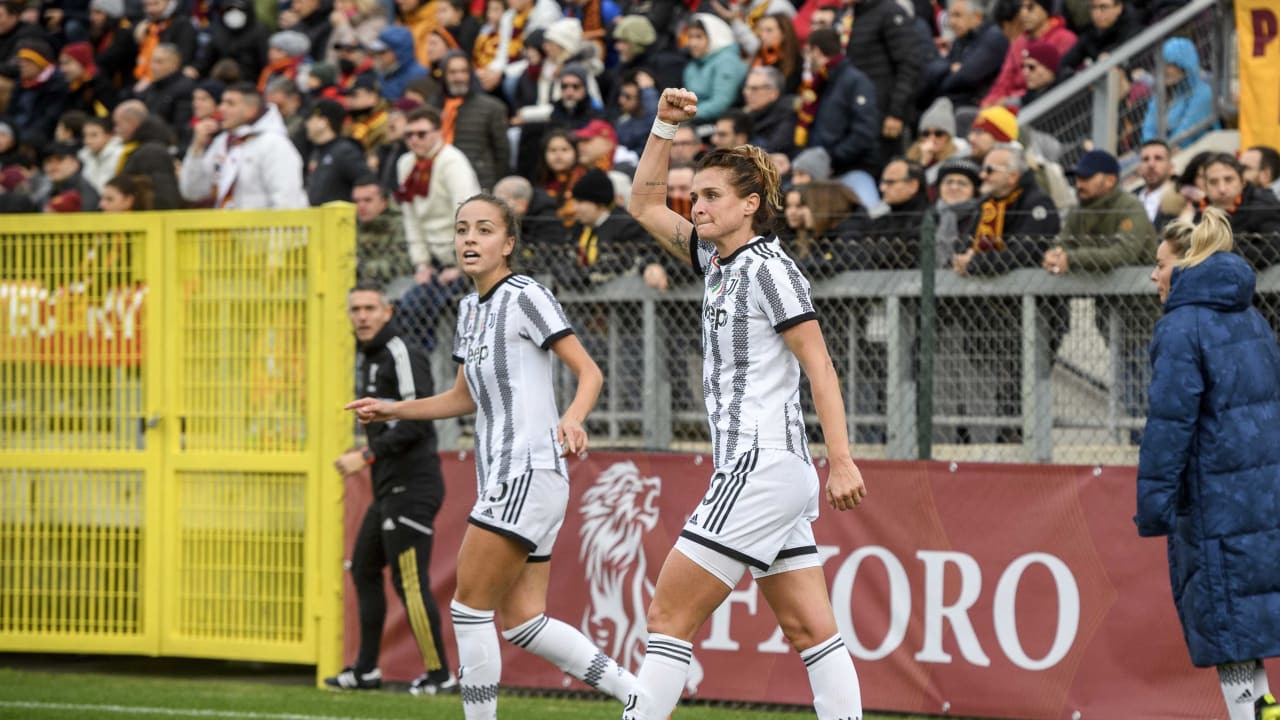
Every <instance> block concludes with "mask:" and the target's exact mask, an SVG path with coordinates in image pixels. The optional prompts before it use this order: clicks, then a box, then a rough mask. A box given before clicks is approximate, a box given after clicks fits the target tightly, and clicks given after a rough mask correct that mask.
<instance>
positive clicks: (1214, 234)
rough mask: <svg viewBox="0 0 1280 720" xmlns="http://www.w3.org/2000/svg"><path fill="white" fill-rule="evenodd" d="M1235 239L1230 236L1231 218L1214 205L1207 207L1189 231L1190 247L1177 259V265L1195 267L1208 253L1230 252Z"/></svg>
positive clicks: (1207, 257) (1205, 258)
mask: <svg viewBox="0 0 1280 720" xmlns="http://www.w3.org/2000/svg"><path fill="white" fill-rule="evenodd" d="M1234 247H1235V240H1234V239H1233V238H1232V236H1231V219H1230V218H1228V217H1227V214H1226V213H1225V212H1223V211H1222V210H1219V209H1218V208H1216V207H1207V208H1205V209H1204V214H1203V215H1202V216H1201V218H1200V223H1199V224H1197V225H1196V229H1195V230H1193V231H1192V232H1191V249H1190V250H1188V251H1187V254H1186V255H1184V256H1183V257H1182V259H1181V260H1179V261H1178V266H1179V267H1184V268H1189V267H1195V266H1196V265H1199V264H1200V263H1202V262H1204V261H1205V260H1207V259H1209V256H1210V255H1213V254H1214V253H1219V252H1231V250H1232V249H1233V248H1234Z"/></svg>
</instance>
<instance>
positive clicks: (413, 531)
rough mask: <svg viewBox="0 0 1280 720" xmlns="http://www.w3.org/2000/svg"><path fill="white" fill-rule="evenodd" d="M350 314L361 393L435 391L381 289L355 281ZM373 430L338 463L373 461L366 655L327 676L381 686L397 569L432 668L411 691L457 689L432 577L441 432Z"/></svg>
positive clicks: (365, 534)
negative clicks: (389, 589) (386, 588)
mask: <svg viewBox="0 0 1280 720" xmlns="http://www.w3.org/2000/svg"><path fill="white" fill-rule="evenodd" d="M347 313H348V315H349V317H350V318H351V325H352V327H353V328H354V329H355V335H356V341H357V349H358V353H357V355H356V378H355V379H356V387H355V390H356V393H355V394H356V397H378V398H394V399H397V400H411V399H413V398H417V397H427V396H429V395H431V394H432V393H433V392H434V390H433V387H432V382H431V371H430V367H429V364H428V362H427V358H426V356H425V355H423V354H422V353H421V351H419V350H418V349H417V348H415V347H414V346H413V345H412V344H410V343H406V342H405V341H404V340H402V339H401V338H400V336H399V334H398V331H397V328H396V324H395V322H394V321H393V320H392V318H391V315H392V308H391V304H390V303H389V302H388V301H387V297H386V294H385V293H384V292H383V290H382V286H381V285H379V284H378V283H376V282H371V281H365V282H361V283H360V284H358V285H356V287H355V288H354V289H352V290H351V292H349V293H348V294H347ZM365 428H366V429H365V432H366V433H367V435H368V440H369V444H368V445H367V446H366V447H363V448H359V449H356V450H351V451H349V452H347V453H344V454H343V455H342V456H341V457H339V458H338V459H337V461H336V462H335V463H334V465H335V466H336V467H337V469H338V472H340V473H341V474H343V475H344V476H345V475H349V474H351V473H354V472H358V471H360V470H361V469H363V468H364V467H365V466H366V465H367V466H368V467H369V475H370V479H371V482H372V484H373V503H372V504H371V505H370V506H369V510H368V512H366V513H365V516H364V522H363V523H361V525H360V532H359V534H358V535H357V536H356V541H355V547H354V548H353V549H352V551H351V578H352V581H353V582H354V583H355V587H356V596H357V599H358V604H359V607H360V652H359V655H358V656H357V657H356V661H355V664H354V665H352V666H351V667H348V668H346V669H344V670H343V671H342V672H341V673H339V674H338V675H336V676H334V677H330V678H325V684H326V685H329V686H331V687H335V688H342V689H350V690H357V689H358V690H364V689H374V688H377V687H380V686H381V685H382V673H381V671H380V670H379V669H378V653H379V650H380V649H381V641H382V626H383V624H384V622H385V620H386V614H387V601H386V596H385V594H384V592H383V575H382V571H383V568H384V567H386V566H388V565H390V566H391V580H392V584H393V585H394V586H395V589H396V594H397V595H399V596H400V601H401V602H403V603H404V606H405V610H406V614H407V615H408V618H409V625H410V628H411V629H412V630H413V636H414V638H416V639H417V641H418V649H419V650H420V651H421V652H422V660H423V664H424V665H425V666H426V669H427V673H426V674H424V675H422V676H421V677H419V678H418V679H416V680H414V681H413V683H412V684H411V685H410V686H409V691H410V692H411V693H414V694H435V693H437V692H448V691H450V690H455V689H456V688H457V687H458V684H457V680H456V679H455V678H454V677H453V674H452V673H450V672H449V663H448V658H447V657H446V655H445V650H444V642H443V637H442V636H441V634H440V611H439V609H438V608H437V606H436V602H435V599H434V598H433V597H432V596H431V576H430V573H429V569H430V564H431V541H432V538H433V530H432V523H433V522H434V521H435V517H436V513H437V512H438V511H439V510H440V504H441V503H442V502H443V501H444V478H443V476H442V475H441V472H440V457H439V455H438V454H437V453H436V433H435V429H434V427H433V426H432V424H431V422H430V421H410V420H401V421H397V422H388V423H369V424H368V425H367V426H365ZM455 691H456V690H455Z"/></svg>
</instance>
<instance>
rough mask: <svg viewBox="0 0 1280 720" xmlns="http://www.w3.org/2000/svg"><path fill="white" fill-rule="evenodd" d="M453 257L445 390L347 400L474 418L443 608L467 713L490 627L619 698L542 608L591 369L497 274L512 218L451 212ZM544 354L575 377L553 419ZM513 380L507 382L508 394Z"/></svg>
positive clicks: (492, 666)
mask: <svg viewBox="0 0 1280 720" xmlns="http://www.w3.org/2000/svg"><path fill="white" fill-rule="evenodd" d="M454 233H455V235H454V247H455V250H456V252H457V254H458V264H459V265H460V266H461V267H462V270H463V272H465V273H466V274H467V275H468V276H469V277H470V278H471V280H472V281H473V282H474V283H475V288H476V291H475V292H474V293H472V294H470V295H468V296H467V297H465V298H463V300H462V302H461V303H460V305H459V308H458V328H457V335H456V338H455V340H454V353H453V354H454V359H455V360H457V361H458V362H459V363H460V365H461V367H459V369H458V377H457V380H456V382H455V383H454V385H453V387H452V388H451V389H449V390H446V391H445V392H442V393H439V394H437V395H434V396H432V397H429V398H420V399H416V400H403V401H400V402H390V401H387V400H379V399H377V398H363V399H360V400H356V401H355V402H353V403H351V404H349V405H347V409H349V410H354V411H355V413H356V415H357V417H358V418H359V419H360V421H361V422H371V421H385V420H399V419H415V420H434V419H439V418H448V417H457V416H459V415H467V414H470V413H472V412H475V413H477V414H476V475H477V482H478V488H477V499H476V504H475V507H474V508H473V509H472V511H471V515H470V517H469V518H468V522H469V523H470V527H468V528H467V532H466V534H465V535H464V536H463V539H462V547H461V549H460V550H459V551H458V590H457V593H456V594H455V595H454V599H453V604H452V614H453V628H454V634H455V635H456V636H457V640H458V659H459V662H460V665H461V668H460V670H459V673H458V675H459V682H460V683H461V685H462V703H463V705H462V707H463V710H464V712H465V714H466V717H467V720H481V719H483V718H496V717H497V707H498V706H497V703H498V680H499V678H500V677H501V669H502V658H501V656H500V654H499V649H498V633H497V631H496V630H495V628H494V622H493V621H494V613H495V611H496V612H497V615H498V617H499V619H500V621H501V623H502V627H503V632H502V636H503V637H505V638H506V639H507V640H510V641H511V642H513V643H515V644H516V645H519V646H520V647H523V648H524V649H526V650H528V651H530V652H532V653H535V654H537V655H541V656H542V657H544V658H546V659H548V660H550V661H551V662H553V663H555V664H556V665H557V666H558V667H559V668H560V669H562V670H564V671H565V672H567V673H569V674H570V675H573V676H574V677H576V678H578V679H580V680H582V681H583V682H585V683H587V684H588V685H591V686H592V687H595V688H598V689H600V690H601V691H603V692H606V693H608V694H610V695H613V696H614V697H616V698H618V700H619V701H622V700H624V699H625V698H626V696H627V693H628V692H629V691H630V690H631V687H632V685H633V684H634V682H635V676H633V675H632V674H631V673H629V672H627V671H626V670H625V669H623V668H621V667H619V666H618V664H617V663H616V662H615V661H613V660H612V659H611V658H609V657H607V656H605V655H604V654H603V653H601V652H600V651H599V649H598V648H596V646H595V645H594V644H592V642H591V641H590V640H588V639H587V638H586V637H584V636H583V635H582V634H581V633H580V632H578V631H577V630H575V629H573V628H572V627H570V626H569V625H567V624H565V623H563V622H561V621H559V620H555V619H552V618H548V617H547V616H546V615H545V614H544V613H545V612H546V606H547V582H548V579H549V578H550V575H551V564H550V559H551V547H552V545H553V544H554V543H555V539H556V533H557V532H559V530H560V525H561V524H562V523H563V522H564V513H565V506H566V505H567V504H568V499H569V479H568V478H569V474H568V470H567V469H566V467H565V462H564V459H563V457H564V456H565V455H568V454H578V453H581V452H583V451H584V450H586V449H587V432H586V430H585V429H583V426H582V422H583V420H584V419H585V418H586V416H587V413H588V412H589V411H590V410H591V408H592V407H593V406H594V405H595V403H596V398H597V397H598V396H599V394H600V386H601V385H602V384H603V379H602V376H601V374H600V368H598V367H597V366H596V364H595V362H594V361H593V360H592V359H591V357H590V356H589V355H587V352H586V350H584V349H583V348H582V343H580V342H579V341H578V338H577V337H576V336H575V335H574V334H573V329H572V328H571V327H570V326H569V322H568V320H567V319H565V316H564V312H563V311H562V310H561V308H560V304H559V303H558V302H556V299H555V297H553V296H552V295H551V292H550V291H548V290H547V289H546V288H544V287H543V286H541V285H539V284H538V283H536V282H534V281H533V280H532V279H531V278H528V277H525V276H523V275H516V274H514V273H513V272H512V271H511V268H510V265H509V258H510V257H511V255H512V253H513V252H514V251H515V245H516V239H517V238H516V219H515V216H514V215H513V214H512V212H511V209H510V208H509V207H508V206H507V205H506V204H505V203H503V202H502V201H501V200H499V199H497V198H495V197H493V196H491V195H485V194H480V195H475V196H473V197H471V198H470V199H468V200H467V201H466V202H464V203H463V204H462V206H461V207H460V208H459V209H458V213H457V219H456V224H455V226H454ZM551 353H555V354H556V356H557V357H558V358H560V360H561V361H562V362H563V363H564V364H565V366H567V367H568V368H569V370H570V371H572V372H573V374H574V375H576V376H577V378H578V388H577V392H576V394H575V396H574V399H573V403H572V404H570V405H569V409H568V410H566V411H565V413H564V415H563V416H561V415H560V414H559V413H558V412H557V409H556V404H555V397H554V396H553V394H552V378H551ZM517 390H518V391H517Z"/></svg>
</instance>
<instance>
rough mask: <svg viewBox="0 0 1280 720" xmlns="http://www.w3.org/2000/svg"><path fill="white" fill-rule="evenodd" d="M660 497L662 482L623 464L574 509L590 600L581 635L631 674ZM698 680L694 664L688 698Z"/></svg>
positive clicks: (642, 636) (638, 657)
mask: <svg viewBox="0 0 1280 720" xmlns="http://www.w3.org/2000/svg"><path fill="white" fill-rule="evenodd" d="M661 494H662V480H661V479H660V478H657V477H642V476H641V475H640V469H639V468H637V467H636V464H635V463H633V462H631V461H629V460H628V461H623V462H617V463H614V464H612V465H610V466H609V467H608V468H606V469H605V470H604V472H602V473H600V475H599V477H597V478H596V480H595V482H593V483H592V484H591V487H589V488H587V490H586V492H584V493H583V494H582V503H581V505H580V507H579V509H578V512H579V513H580V514H581V515H582V528H581V529H580V530H579V531H578V535H579V537H580V539H581V541H582V544H581V546H580V548H579V551H578V558H579V559H580V560H581V561H582V565H583V567H584V569H585V574H586V581H587V587H588V591H589V597H590V600H589V603H588V605H587V609H586V610H585V611H584V612H583V615H582V632H583V633H584V634H585V635H586V636H587V637H589V638H591V640H592V641H593V642H594V643H595V644H596V645H597V646H598V647H599V648H600V649H601V650H602V651H604V652H605V653H606V654H608V655H610V656H612V657H613V658H614V659H616V660H617V661H618V664H620V665H622V666H623V667H625V668H627V669H629V670H631V671H633V672H634V671H636V670H637V669H638V668H639V667H640V662H641V661H642V660H643V659H644V649H645V643H646V642H647V641H648V639H649V629H648V625H647V623H646V622H645V613H646V610H647V609H648V607H649V600H650V599H651V598H652V597H653V581H651V580H650V579H649V562H648V558H646V557H645V554H644V535H645V533H647V532H649V531H650V530H653V528H654V527H655V526H657V524H658V496H659V495H661ZM702 674H703V673H702V665H701V664H700V663H699V662H698V661H697V659H696V658H695V659H694V660H693V662H692V663H691V664H690V666H689V679H688V681H687V682H686V688H687V689H688V691H689V692H690V693H694V692H696V691H697V689H698V684H699V683H700V682H701V681H702Z"/></svg>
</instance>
